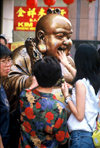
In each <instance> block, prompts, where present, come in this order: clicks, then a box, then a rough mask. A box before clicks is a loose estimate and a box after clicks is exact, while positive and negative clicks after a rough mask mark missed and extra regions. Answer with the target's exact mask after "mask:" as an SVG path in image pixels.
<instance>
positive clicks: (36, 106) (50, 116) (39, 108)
mask: <svg viewBox="0 0 100 148" xmlns="http://www.w3.org/2000/svg"><path fill="white" fill-rule="evenodd" d="M20 110H21V137H20V142H19V148H33V147H34V148H57V147H58V145H59V144H63V143H65V142H66V141H67V139H68V138H69V134H68V130H67V113H66V108H65V106H64V104H63V103H62V102H60V101H58V100H57V99H56V97H55V96H54V95H53V94H49V93H39V92H37V91H36V90H24V91H23V92H22V93H21V95H20Z"/></svg>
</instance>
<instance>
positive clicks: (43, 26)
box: [35, 14, 72, 39]
mask: <svg viewBox="0 0 100 148" xmlns="http://www.w3.org/2000/svg"><path fill="white" fill-rule="evenodd" d="M62 23H67V24H68V25H69V26H70V27H72V25H71V22H70V21H69V20H68V19H67V18H66V17H64V16H62V15H60V14H47V15H45V16H43V17H41V18H40V20H39V21H38V23H37V25H36V32H35V33H36V35H35V36H36V39H38V38H37V35H38V31H39V30H42V31H44V32H45V33H50V32H52V29H53V28H54V27H55V28H57V27H60V26H61V24H62Z"/></svg>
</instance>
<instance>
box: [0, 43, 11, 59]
mask: <svg viewBox="0 0 100 148" xmlns="http://www.w3.org/2000/svg"><path fill="white" fill-rule="evenodd" d="M8 56H10V57H11V56H12V52H11V51H10V49H9V48H7V47H6V46H5V45H3V44H1V43H0V59H1V58H5V57H8Z"/></svg>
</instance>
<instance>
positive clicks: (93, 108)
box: [67, 78, 99, 132]
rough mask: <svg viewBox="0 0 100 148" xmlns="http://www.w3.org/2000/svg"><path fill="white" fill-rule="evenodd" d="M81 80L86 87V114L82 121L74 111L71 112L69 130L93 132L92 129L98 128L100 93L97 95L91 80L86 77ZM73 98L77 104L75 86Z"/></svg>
mask: <svg viewBox="0 0 100 148" xmlns="http://www.w3.org/2000/svg"><path fill="white" fill-rule="evenodd" d="M81 81H82V82H83V84H84V85H85V87H86V99H85V116H84V119H83V120H82V121H79V120H77V119H76V117H75V116H74V115H73V113H71V115H70V117H69V119H68V122H67V123H68V129H69V132H71V131H73V130H84V131H89V132H92V130H93V131H94V130H95V128H96V117H97V114H98V110H99V105H98V104H99V96H98V94H99V93H98V94H97V95H96V94H95V91H94V88H93V87H92V85H91V84H90V82H89V80H86V79H85V78H83V79H82V80H81ZM80 99H81V98H80ZM72 100H73V103H74V104H75V105H76V97H75V88H73V93H72ZM85 117H86V118H87V120H88V123H89V125H90V126H91V127H92V130H91V129H90V127H89V125H88V124H87V121H86V118H85Z"/></svg>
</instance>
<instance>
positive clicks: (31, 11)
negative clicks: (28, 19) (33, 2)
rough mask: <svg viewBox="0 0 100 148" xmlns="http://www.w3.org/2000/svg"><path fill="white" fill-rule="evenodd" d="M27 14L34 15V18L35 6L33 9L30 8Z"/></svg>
mask: <svg viewBox="0 0 100 148" xmlns="http://www.w3.org/2000/svg"><path fill="white" fill-rule="evenodd" d="M27 15H28V16H32V18H33V17H34V15H36V12H35V8H33V9H31V8H29V11H28V12H27Z"/></svg>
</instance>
